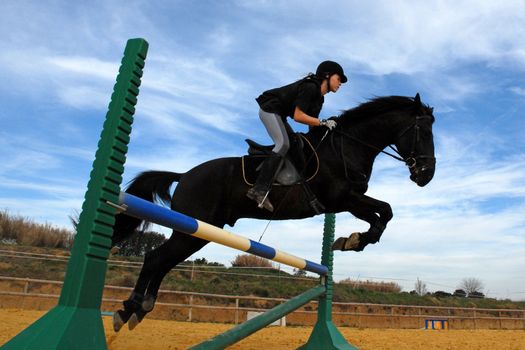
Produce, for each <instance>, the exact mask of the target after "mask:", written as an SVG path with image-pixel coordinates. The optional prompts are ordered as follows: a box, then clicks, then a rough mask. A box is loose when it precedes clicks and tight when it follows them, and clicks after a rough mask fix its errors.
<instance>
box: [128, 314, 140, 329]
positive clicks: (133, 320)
mask: <svg viewBox="0 0 525 350" xmlns="http://www.w3.org/2000/svg"><path fill="white" fill-rule="evenodd" d="M139 323H140V321H139V318H138V316H137V314H133V315H131V317H130V318H129V321H128V328H129V330H130V331H132V330H133V329H135V327H137V326H138V325H139Z"/></svg>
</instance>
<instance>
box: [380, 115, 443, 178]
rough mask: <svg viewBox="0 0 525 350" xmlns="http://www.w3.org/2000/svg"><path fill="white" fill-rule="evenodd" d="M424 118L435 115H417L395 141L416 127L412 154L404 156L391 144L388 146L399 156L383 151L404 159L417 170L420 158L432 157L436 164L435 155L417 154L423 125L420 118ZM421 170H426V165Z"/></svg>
mask: <svg viewBox="0 0 525 350" xmlns="http://www.w3.org/2000/svg"><path fill="white" fill-rule="evenodd" d="M424 119H431V120H433V119H434V117H433V116H431V115H428V114H424V115H418V116H416V119H415V121H414V123H412V124H411V125H409V126H408V127H406V128H405V129H404V130H403V131H402V132H401V133H399V135H398V136H397V137H396V139H395V141H394V143H395V142H396V141H397V140H399V139H400V138H401V137H403V136H404V135H405V134H406V133H407V132H408V131H410V130H412V129H414V134H413V135H414V136H413V137H412V147H411V150H410V154H409V155H408V157H406V158H405V157H403V156H402V155H401V153H400V152H399V151H398V150H397V149H396V148H394V147H393V146H392V145H389V146H388V147H390V149H392V150H393V151H394V152H396V153H397V154H398V155H399V157H398V156H394V155H392V154H389V153H387V152H383V151H381V152H383V153H386V154H388V155H390V156H391V157H393V158H395V159H397V160H399V161H402V162H404V163H405V164H406V166H407V167H408V168H409V169H411V170H416V169H418V160H421V159H430V160H431V161H432V163H434V164H435V162H436V158H435V157H434V156H431V155H427V154H417V153H416V148H417V144H418V143H419V140H420V130H421V125H420V124H419V121H420V120H424ZM419 170H420V171H424V170H426V165H423V166H422V167H421V168H420V169H419Z"/></svg>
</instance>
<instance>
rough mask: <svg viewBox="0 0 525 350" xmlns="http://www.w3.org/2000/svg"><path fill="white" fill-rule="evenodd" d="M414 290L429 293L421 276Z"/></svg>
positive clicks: (418, 293)
mask: <svg viewBox="0 0 525 350" xmlns="http://www.w3.org/2000/svg"><path fill="white" fill-rule="evenodd" d="M414 290H415V291H416V293H417V295H421V296H422V295H425V294H427V293H428V291H427V285H426V284H425V282H423V281H421V280H420V279H419V277H418V278H417V280H416V284H415V285H414Z"/></svg>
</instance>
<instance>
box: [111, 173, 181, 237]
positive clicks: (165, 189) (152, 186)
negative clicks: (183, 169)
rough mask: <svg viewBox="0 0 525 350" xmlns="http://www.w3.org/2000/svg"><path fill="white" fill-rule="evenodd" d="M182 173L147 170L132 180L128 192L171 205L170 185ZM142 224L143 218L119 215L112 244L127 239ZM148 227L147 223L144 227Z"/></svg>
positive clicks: (177, 179) (116, 218) (151, 200)
mask: <svg viewBox="0 0 525 350" xmlns="http://www.w3.org/2000/svg"><path fill="white" fill-rule="evenodd" d="M182 175H183V174H179V173H173V172H169V171H145V172H143V173H140V174H139V175H137V176H136V177H135V178H134V179H133V180H131V182H130V183H129V184H128V187H127V188H126V192H127V193H129V194H132V195H134V196H137V197H139V198H142V199H145V200H147V201H150V202H155V201H156V200H158V201H161V202H163V203H165V204H167V205H169V203H170V202H171V194H170V187H171V185H172V184H173V183H174V182H176V181H179V180H180V178H181V176H182ZM141 224H142V220H141V219H137V218H134V217H131V216H127V215H125V214H119V215H117V216H116V217H115V225H114V226H113V240H112V245H115V244H116V243H119V242H121V241H123V240H125V239H127V238H128V237H129V236H131V235H132V234H133V233H134V232H135V230H137V229H138V228H139V226H140V225H141ZM146 227H147V224H146V223H145V224H144V225H143V227H142V229H143V230H144V229H145V228H146Z"/></svg>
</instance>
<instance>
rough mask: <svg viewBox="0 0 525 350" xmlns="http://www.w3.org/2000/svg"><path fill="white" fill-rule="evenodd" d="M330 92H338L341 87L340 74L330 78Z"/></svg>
mask: <svg viewBox="0 0 525 350" xmlns="http://www.w3.org/2000/svg"><path fill="white" fill-rule="evenodd" d="M329 86H330V90H331V92H337V90H339V88H340V87H341V77H340V76H339V74H332V75H331V76H330V85H329Z"/></svg>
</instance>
